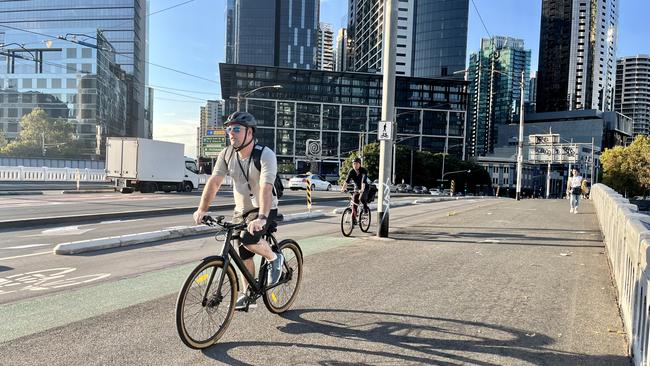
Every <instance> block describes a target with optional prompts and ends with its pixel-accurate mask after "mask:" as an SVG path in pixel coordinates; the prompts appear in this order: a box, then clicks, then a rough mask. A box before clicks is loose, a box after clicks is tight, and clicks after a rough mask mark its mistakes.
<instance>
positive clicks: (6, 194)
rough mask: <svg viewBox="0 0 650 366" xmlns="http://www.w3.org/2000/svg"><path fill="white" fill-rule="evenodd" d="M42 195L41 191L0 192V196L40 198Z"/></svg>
mask: <svg viewBox="0 0 650 366" xmlns="http://www.w3.org/2000/svg"><path fill="white" fill-rule="evenodd" d="M40 195H43V192H42V191H36V192H30V191H27V192H25V191H2V192H0V196H40Z"/></svg>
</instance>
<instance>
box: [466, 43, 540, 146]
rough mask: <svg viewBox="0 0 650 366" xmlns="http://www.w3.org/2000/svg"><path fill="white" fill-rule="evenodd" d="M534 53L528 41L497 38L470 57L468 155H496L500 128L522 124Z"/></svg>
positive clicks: (482, 44) (484, 44) (483, 45)
mask: <svg viewBox="0 0 650 366" xmlns="http://www.w3.org/2000/svg"><path fill="white" fill-rule="evenodd" d="M530 57H531V52H530V50H525V49H524V41H523V40H521V39H515V38H510V37H499V36H495V37H492V38H484V39H482V40H481V50H480V51H479V52H476V53H472V54H471V55H470V61H469V69H468V80H470V85H469V95H470V98H469V125H468V129H469V131H468V133H467V138H468V148H469V149H468V152H469V155H470V156H485V155H486V154H490V153H492V152H494V147H495V144H496V139H497V134H496V129H497V126H499V125H507V124H512V123H518V122H519V113H520V111H519V109H520V101H521V86H520V85H521V73H522V72H523V73H524V95H523V98H524V101H527V100H529V83H530V79H529V78H528V75H529V74H530Z"/></svg>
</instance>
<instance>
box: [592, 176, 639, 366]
mask: <svg viewBox="0 0 650 366" xmlns="http://www.w3.org/2000/svg"><path fill="white" fill-rule="evenodd" d="M590 196H591V198H592V199H593V201H594V205H595V206H596V215H597V216H598V222H599V223H600V228H601V231H602V232H603V236H604V238H605V248H606V250H607V255H608V259H609V264H610V266H611V270H612V277H613V278H614V282H615V283H616V287H617V290H618V300H619V301H618V303H619V307H620V311H621V315H622V317H623V325H624V326H625V332H626V333H627V338H628V340H629V341H630V342H629V352H630V354H631V355H632V358H633V361H634V365H644V366H646V365H649V364H650V363H649V359H648V339H649V338H650V337H649V334H648V333H649V331H650V320H649V316H650V312H649V309H648V289H650V266H649V265H648V255H649V254H650V252H649V250H650V216H648V215H644V214H640V213H638V209H637V206H636V205H633V204H630V201H629V200H628V199H626V198H624V197H623V196H621V195H620V194H618V193H616V191H614V190H612V189H611V188H609V187H607V186H605V185H603V184H595V185H594V186H593V187H592V189H591V192H590Z"/></svg>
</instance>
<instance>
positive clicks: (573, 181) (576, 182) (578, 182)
mask: <svg viewBox="0 0 650 366" xmlns="http://www.w3.org/2000/svg"><path fill="white" fill-rule="evenodd" d="M581 186H582V177H581V176H579V175H576V176H575V177H571V178H569V188H575V187H581Z"/></svg>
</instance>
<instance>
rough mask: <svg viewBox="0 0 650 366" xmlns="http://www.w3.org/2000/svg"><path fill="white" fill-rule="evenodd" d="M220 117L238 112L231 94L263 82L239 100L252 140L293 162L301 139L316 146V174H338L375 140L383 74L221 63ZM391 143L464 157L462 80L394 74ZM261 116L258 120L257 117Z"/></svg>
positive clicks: (299, 155) (299, 157)
mask: <svg viewBox="0 0 650 366" xmlns="http://www.w3.org/2000/svg"><path fill="white" fill-rule="evenodd" d="M219 70H220V75H221V88H222V89H221V93H222V96H223V98H224V100H225V101H226V113H232V112H233V111H234V110H235V109H236V101H235V100H233V99H231V98H230V96H236V95H237V93H240V94H241V93H245V92H246V91H248V90H251V89H253V88H257V87H260V86H265V85H277V84H279V85H282V88H281V89H275V88H267V89H261V90H259V91H257V92H255V94H254V97H253V96H250V97H249V98H247V99H246V100H245V101H242V104H241V105H242V106H245V108H247V110H248V111H249V112H251V113H252V114H253V115H255V116H256V118H257V119H258V121H260V127H259V129H258V130H259V132H258V133H256V136H257V138H258V140H259V142H260V143H263V144H265V145H268V146H269V147H271V148H273V149H274V150H275V152H276V154H277V155H278V160H279V161H283V162H289V163H293V164H295V166H298V165H299V162H302V161H305V160H306V156H305V155H306V146H305V141H306V140H308V139H315V140H320V141H321V146H322V151H323V153H322V159H321V161H320V169H321V171H320V172H321V173H324V174H327V173H337V172H338V167H339V165H340V162H341V161H342V160H344V159H345V158H347V156H349V154H350V153H351V152H353V151H357V150H358V149H359V147H360V146H361V145H363V144H366V143H369V142H375V141H377V134H376V131H377V128H378V122H379V120H380V119H381V107H380V106H381V88H382V76H381V75H378V74H363V73H351V72H345V73H343V72H333V71H322V70H299V69H287V68H275V67H269V66H251V65H235V64H220V65H219ZM395 103H396V109H395V113H396V121H397V132H396V133H397V140H398V141H399V140H402V141H401V142H399V143H400V144H404V145H409V146H413V147H414V148H417V149H423V150H431V151H434V152H442V151H444V148H445V143H447V146H448V147H449V152H450V153H451V154H455V155H457V156H458V157H463V156H464V141H465V123H466V118H465V115H466V107H467V95H466V82H465V81H463V80H451V79H425V78H411V77H397V79H396V97H395ZM258 116H259V117H258Z"/></svg>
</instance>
